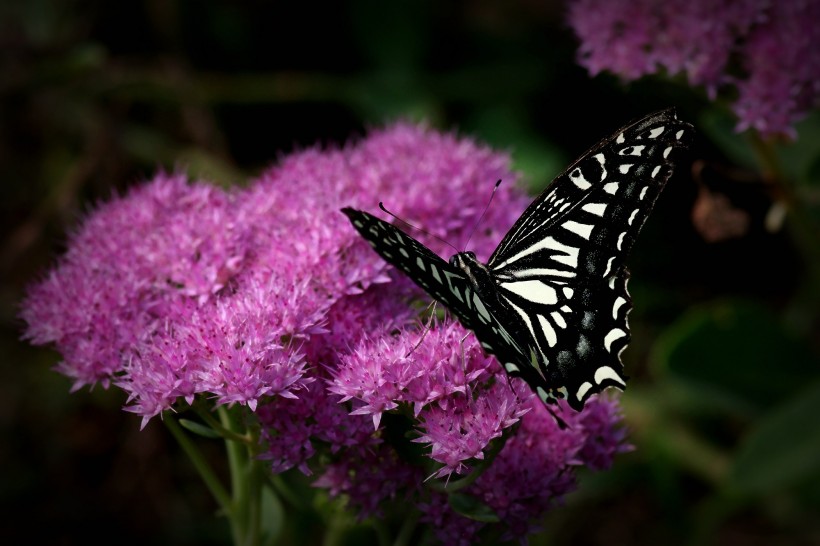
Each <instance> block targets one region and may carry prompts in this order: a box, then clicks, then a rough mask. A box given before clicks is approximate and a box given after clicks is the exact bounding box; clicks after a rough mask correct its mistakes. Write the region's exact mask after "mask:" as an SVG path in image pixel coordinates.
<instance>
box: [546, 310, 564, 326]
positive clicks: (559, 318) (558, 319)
mask: <svg viewBox="0 0 820 546" xmlns="http://www.w3.org/2000/svg"><path fill="white" fill-rule="evenodd" d="M550 317H552V320H553V322H555V325H556V326H558V327H559V328H566V327H567V322H566V321H565V320H564V316H563V315H561V313H559V312H558V311H553V312H552V313H550Z"/></svg>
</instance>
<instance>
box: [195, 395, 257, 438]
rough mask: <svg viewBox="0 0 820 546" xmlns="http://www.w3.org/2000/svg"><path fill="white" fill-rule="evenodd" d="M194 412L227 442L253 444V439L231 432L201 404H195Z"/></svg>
mask: <svg viewBox="0 0 820 546" xmlns="http://www.w3.org/2000/svg"><path fill="white" fill-rule="evenodd" d="M192 408H193V410H194V411H195V412H196V414H197V415H199V418H200V419H202V420H203V421H205V423H206V424H207V425H208V426H209V427H211V428H212V429H214V430H215V431H216V432H218V433H219V434H220V436H222V437H223V438H224V439H226V440H232V441H234V442H237V443H239V444H247V445H250V444H251V441H252V440H251V437H250V436H249V435H247V434H237V433H236V432H234V431H233V430H230V429H228V428H226V427H225V426H223V425H222V423H221V422H219V421H218V420H216V419H215V418H214V416H213V414H212V413H211V411H210V410H208V409H207V408H204V407H202V406H201V405H200V404H194V405H193V406H192Z"/></svg>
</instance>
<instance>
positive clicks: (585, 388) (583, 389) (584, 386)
mask: <svg viewBox="0 0 820 546" xmlns="http://www.w3.org/2000/svg"><path fill="white" fill-rule="evenodd" d="M591 388H592V383H590V382H589V381H584V382H583V383H581V386H580V387H578V391H577V392H576V393H575V398H577V399H578V400H583V399H584V396H586V395H587V393H588V392H589V389H591Z"/></svg>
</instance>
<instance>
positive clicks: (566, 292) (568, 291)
mask: <svg viewBox="0 0 820 546" xmlns="http://www.w3.org/2000/svg"><path fill="white" fill-rule="evenodd" d="M561 290H563V292H564V296H566V298H567V299H570V298H572V295H573V294H574V293H575V291H574V290H573V289H572V288H570V287H568V286H565V287H564V288H562V289H561Z"/></svg>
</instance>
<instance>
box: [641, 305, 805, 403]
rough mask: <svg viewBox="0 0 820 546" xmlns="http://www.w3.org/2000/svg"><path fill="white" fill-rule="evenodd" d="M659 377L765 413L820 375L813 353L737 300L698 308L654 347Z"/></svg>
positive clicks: (761, 311) (758, 308)
mask: <svg viewBox="0 0 820 546" xmlns="http://www.w3.org/2000/svg"><path fill="white" fill-rule="evenodd" d="M652 360H653V364H654V365H655V366H656V371H658V372H659V373H660V374H663V373H666V372H668V373H669V374H671V375H672V376H673V377H674V378H676V379H679V380H682V381H684V382H688V383H690V384H694V386H696V387H697V388H698V389H702V390H703V391H704V399H706V398H707V397H713V396H718V397H723V398H724V399H729V400H735V401H737V402H740V403H742V404H746V405H750V406H752V407H755V408H758V409H761V408H767V407H771V406H774V405H776V404H777V403H779V402H780V401H782V400H784V399H786V398H787V397H788V396H790V395H791V394H792V393H793V392H796V391H797V390H799V389H800V388H801V387H802V386H803V385H805V383H806V380H807V378H808V379H809V380H811V379H812V378H815V377H820V376H818V370H820V364H818V362H817V359H816V357H814V356H813V355H812V353H811V351H810V349H809V348H808V347H807V346H806V345H805V344H804V343H803V342H801V341H800V340H799V339H797V338H796V337H794V336H792V335H790V333H789V332H787V331H786V330H785V329H784V327H783V326H782V325H781V323H780V322H779V321H778V320H777V319H776V317H774V316H773V315H772V314H771V313H770V312H769V311H768V310H767V309H766V308H764V307H761V306H759V305H756V304H752V303H750V302H743V301H733V302H722V303H717V304H712V305H709V306H707V307H702V308H698V309H694V310H692V311H690V312H688V313H687V314H686V315H684V316H683V317H682V318H681V319H680V320H679V321H677V323H675V324H673V325H672V326H671V327H669V328H668V329H667V330H666V331H665V332H664V333H663V334H662V335H661V336H660V337H659V338H658V341H657V342H656V344H655V347H654V348H653V353H652Z"/></svg>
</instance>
